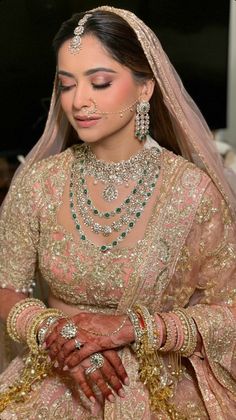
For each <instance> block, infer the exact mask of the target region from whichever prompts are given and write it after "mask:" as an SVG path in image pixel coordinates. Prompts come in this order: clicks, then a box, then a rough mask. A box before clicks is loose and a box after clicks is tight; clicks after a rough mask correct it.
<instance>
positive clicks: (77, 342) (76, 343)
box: [75, 338, 84, 350]
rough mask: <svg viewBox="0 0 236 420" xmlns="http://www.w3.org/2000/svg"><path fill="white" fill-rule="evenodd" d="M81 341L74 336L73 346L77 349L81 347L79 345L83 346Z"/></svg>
mask: <svg viewBox="0 0 236 420" xmlns="http://www.w3.org/2000/svg"><path fill="white" fill-rule="evenodd" d="M83 345H84V344H83V343H81V342H80V341H79V340H78V339H77V338H75V348H76V349H77V350H80V349H81V347H83Z"/></svg>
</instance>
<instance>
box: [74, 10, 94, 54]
mask: <svg viewBox="0 0 236 420" xmlns="http://www.w3.org/2000/svg"><path fill="white" fill-rule="evenodd" d="M91 16H92V13H86V14H85V15H84V17H83V18H82V19H80V20H79V22H78V25H77V26H76V28H75V30H74V37H73V38H72V40H71V41H70V46H69V50H70V52H71V53H72V54H77V53H78V52H79V50H80V48H81V35H82V34H83V33H84V25H85V23H86V22H87V20H88V19H89V18H90V17H91Z"/></svg>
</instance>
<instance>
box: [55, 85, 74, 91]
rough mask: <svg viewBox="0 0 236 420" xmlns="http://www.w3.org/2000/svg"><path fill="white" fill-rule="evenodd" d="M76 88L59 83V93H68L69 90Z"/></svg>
mask: <svg viewBox="0 0 236 420" xmlns="http://www.w3.org/2000/svg"><path fill="white" fill-rule="evenodd" d="M74 86H75V85H70V86H65V85H63V84H62V83H59V85H58V90H59V92H65V91H67V90H70V89H72V88H73V87H74Z"/></svg>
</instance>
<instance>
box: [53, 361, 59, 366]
mask: <svg viewBox="0 0 236 420" xmlns="http://www.w3.org/2000/svg"><path fill="white" fill-rule="evenodd" d="M58 366H59V363H58V361H57V360H56V361H55V363H54V367H55V368H57V367H58Z"/></svg>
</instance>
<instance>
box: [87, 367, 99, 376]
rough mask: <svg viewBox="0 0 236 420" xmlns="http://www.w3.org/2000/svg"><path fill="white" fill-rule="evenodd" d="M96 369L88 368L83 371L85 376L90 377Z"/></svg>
mask: <svg viewBox="0 0 236 420" xmlns="http://www.w3.org/2000/svg"><path fill="white" fill-rule="evenodd" d="M95 370H97V368H96V367H95V366H89V367H88V368H87V369H85V375H90V374H91V373H93V372H95Z"/></svg>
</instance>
